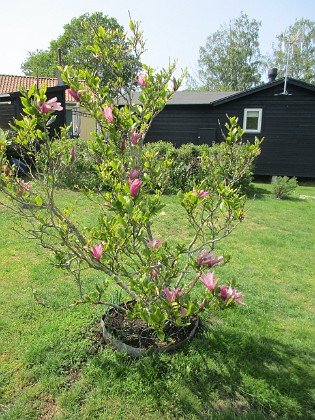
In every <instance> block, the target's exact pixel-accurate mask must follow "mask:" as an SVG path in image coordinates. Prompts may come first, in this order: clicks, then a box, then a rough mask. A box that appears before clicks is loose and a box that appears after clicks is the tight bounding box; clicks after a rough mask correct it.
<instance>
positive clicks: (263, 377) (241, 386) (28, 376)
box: [0, 184, 315, 420]
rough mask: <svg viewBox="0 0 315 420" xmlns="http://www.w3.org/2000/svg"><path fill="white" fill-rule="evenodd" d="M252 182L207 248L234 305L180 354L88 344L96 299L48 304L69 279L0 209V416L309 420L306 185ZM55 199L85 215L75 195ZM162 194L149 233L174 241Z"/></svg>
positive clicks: (314, 211)
mask: <svg viewBox="0 0 315 420" xmlns="http://www.w3.org/2000/svg"><path fill="white" fill-rule="evenodd" d="M255 191H256V197H255V199H254V200H253V199H250V200H249V202H248V210H249V211H248V215H247V218H246V219H245V221H244V222H243V224H242V225H241V226H240V227H239V228H238V229H237V230H236V231H235V232H234V233H233V234H232V235H231V236H230V237H229V238H228V239H226V240H225V242H222V243H221V244H220V249H219V250H218V251H217V252H218V253H220V251H222V252H224V253H226V254H230V255H231V261H230V263H229V264H227V265H226V266H224V267H222V268H220V267H219V268H218V269H217V270H216V274H218V276H219V277H220V278H221V279H222V280H224V281H228V280H229V279H231V280H232V279H233V280H235V281H236V282H237V284H238V287H239V289H240V290H242V291H243V292H244V293H245V295H246V296H245V298H244V300H245V301H246V304H247V305H246V307H239V308H237V309H236V310H235V311H226V312H224V313H222V314H220V315H219V316H216V317H215V318H211V319H203V329H202V331H200V332H199V333H198V334H197V336H196V337H195V338H194V340H192V342H191V343H190V344H188V345H186V346H185V347H183V348H182V349H181V350H180V351H178V352H176V353H173V354H164V355H153V356H149V357H144V358H142V359H140V360H133V359H130V358H129V357H128V356H126V355H125V354H121V353H119V352H117V351H113V350H112V349H110V348H108V347H103V346H101V345H100V340H99V330H100V329H99V325H98V320H99V317H100V315H101V312H102V308H100V307H97V308H91V307H88V306H79V307H76V308H67V309H60V306H66V305H67V304H68V303H69V302H71V301H72V300H73V299H74V298H75V297H77V296H76V294H75V293H76V289H75V286H74V284H73V281H72V279H71V278H69V277H68V276H67V275H65V273H63V272H61V271H58V270H57V269H56V268H54V267H53V266H52V265H50V264H49V262H48V261H49V259H48V255H47V254H46V252H45V251H43V250H42V249H40V248H38V247H37V246H36V244H35V243H34V242H32V241H27V240H26V239H24V238H22V237H21V236H20V235H18V234H17V233H16V232H15V231H14V230H13V229H12V227H14V226H15V224H16V223H17V219H16V216H13V215H12V214H10V213H9V211H8V210H7V209H5V208H4V207H3V206H0V229H1V235H0V334H1V336H0V418H1V419H10V420H11V419H37V418H41V419H52V418H53V419H140V418H143V419H177V418H178V419H189V420H190V419H205V420H206V419H234V418H242V419H243V418H244V419H272V418H279V419H303V420H304V419H315V414H314V413H315V369H314V361H315V267H314V261H315V260H314V255H315V252H314V251H315V223H314V222H315V187H314V186H312V185H308V186H300V187H298V188H297V190H296V192H295V193H294V195H293V196H292V198H290V199H287V200H275V199H274V198H273V197H272V195H271V193H270V191H271V186H270V185H267V184H255ZM1 198H2V197H1V196H0V201H1ZM62 199H63V200H64V201H65V202H68V201H72V200H73V201H75V200H76V199H77V200H78V203H77V206H78V210H77V211H78V214H80V215H81V216H82V218H83V219H84V223H89V222H90V207H89V204H88V203H87V202H86V199H85V198H84V197H83V196H81V195H79V194H78V193H73V192H64V193H63V197H62ZM165 202H166V208H165V209H164V210H163V212H162V213H161V214H160V215H159V217H158V219H157V220H156V223H155V225H154V229H155V232H156V236H160V237H161V238H165V237H168V238H170V239H171V238H172V237H173V238H174V237H180V238H181V239H182V240H183V241H184V240H185V238H186V237H187V235H188V234H189V226H187V225H185V224H184V223H183V222H182V219H181V209H180V208H179V206H178V204H177V198H176V197H174V196H169V197H166V198H165ZM89 280H90V281H92V279H89V278H88V279H86V281H87V282H88V281H89ZM33 289H36V290H37V292H38V294H39V296H41V299H43V300H44V301H45V302H46V303H47V305H49V306H51V307H52V308H55V309H49V308H47V307H43V306H41V305H38V304H37V303H36V301H35V300H34V298H33V296H32V290H33Z"/></svg>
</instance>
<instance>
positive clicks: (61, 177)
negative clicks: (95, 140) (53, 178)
mask: <svg viewBox="0 0 315 420" xmlns="http://www.w3.org/2000/svg"><path fill="white" fill-rule="evenodd" d="M95 146H96V144H95V145H94V147H95ZM67 148H68V149H69V153H70V150H71V149H72V150H73V153H74V154H75V159H73V160H69V161H68V162H67V164H66V165H65V166H63V167H62V168H60V171H58V173H57V185H58V187H60V188H68V189H80V190H87V189H92V190H98V189H100V188H101V187H102V182H101V178H100V176H99V173H98V171H97V165H98V163H99V162H98V161H97V157H96V156H97V155H96V154H95V153H94V154H93V153H91V147H90V146H89V143H88V141H86V140H83V139H69V140H68V142H67Z"/></svg>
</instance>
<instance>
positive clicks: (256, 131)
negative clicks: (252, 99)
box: [243, 108, 262, 133]
mask: <svg viewBox="0 0 315 420" xmlns="http://www.w3.org/2000/svg"><path fill="white" fill-rule="evenodd" d="M252 111H256V112H258V123H257V129H252V128H247V127H246V126H247V118H248V113H249V112H252ZM261 121H262V109H261V108H245V109H244V118H243V130H245V131H246V133H260V132H261Z"/></svg>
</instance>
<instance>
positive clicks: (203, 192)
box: [192, 189, 209, 198]
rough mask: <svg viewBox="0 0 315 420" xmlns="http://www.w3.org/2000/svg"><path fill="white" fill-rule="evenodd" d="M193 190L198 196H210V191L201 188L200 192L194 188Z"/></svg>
mask: <svg viewBox="0 0 315 420" xmlns="http://www.w3.org/2000/svg"><path fill="white" fill-rule="evenodd" d="M192 192H193V194H194V195H195V196H197V198H202V197H208V196H209V193H208V192H207V191H204V190H200V192H199V193H198V191H196V190H195V189H193V191H192Z"/></svg>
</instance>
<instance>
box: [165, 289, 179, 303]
mask: <svg viewBox="0 0 315 420" xmlns="http://www.w3.org/2000/svg"><path fill="white" fill-rule="evenodd" d="M163 290H164V293H165V296H166V297H167V300H168V301H169V302H175V301H176V299H177V296H181V295H182V294H183V293H184V292H183V291H182V290H180V288H179V287H177V288H176V289H175V287H173V288H172V290H171V291H170V290H168V288H167V287H164V289H163Z"/></svg>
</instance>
